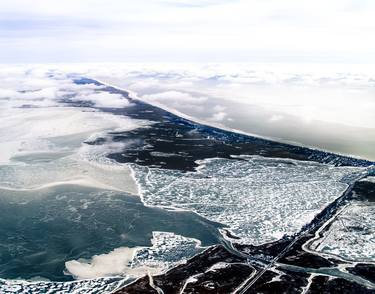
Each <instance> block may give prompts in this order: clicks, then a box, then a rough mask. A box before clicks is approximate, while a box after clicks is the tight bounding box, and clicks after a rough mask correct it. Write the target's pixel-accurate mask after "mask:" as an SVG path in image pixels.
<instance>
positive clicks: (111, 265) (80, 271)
mask: <svg viewBox="0 0 375 294" xmlns="http://www.w3.org/2000/svg"><path fill="white" fill-rule="evenodd" d="M136 250H137V248H127V247H121V248H116V249H114V250H113V251H111V252H109V253H107V254H101V255H94V256H93V257H92V259H91V260H71V261H67V262H66V263H65V267H66V269H67V271H68V272H69V273H70V274H71V275H73V276H74V277H75V278H77V279H92V278H98V277H108V276H116V275H125V274H126V273H128V272H131V269H130V265H131V262H132V260H133V256H134V254H135V252H136Z"/></svg>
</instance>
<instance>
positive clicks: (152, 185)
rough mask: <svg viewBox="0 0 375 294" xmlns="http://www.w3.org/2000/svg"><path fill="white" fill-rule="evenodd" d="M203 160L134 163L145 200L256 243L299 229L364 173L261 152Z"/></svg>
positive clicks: (241, 240)
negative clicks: (185, 164)
mask: <svg viewBox="0 0 375 294" xmlns="http://www.w3.org/2000/svg"><path fill="white" fill-rule="evenodd" d="M199 163H200V166H199V167H198V168H197V172H187V173H184V172H180V171H174V170H161V169H150V168H147V167H140V166H135V165H134V166H133V168H134V171H135V175H136V178H137V181H138V185H139V187H140V191H141V196H142V200H143V201H144V203H145V204H147V205H153V206H161V207H174V208H177V209H186V210H192V211H195V212H197V213H199V214H200V215H202V216H204V217H206V218H208V219H210V220H213V221H217V222H220V223H223V224H225V225H227V226H228V227H229V228H230V230H231V232H232V233H233V234H235V235H236V236H238V237H240V238H241V239H240V240H237V242H240V243H252V244H261V243H265V242H270V241H274V240H277V239H279V238H281V237H282V236H283V235H285V234H288V235H291V234H294V233H296V232H298V231H299V230H300V229H301V228H302V227H303V226H304V225H305V224H307V223H309V222H310V221H311V220H312V219H313V217H314V216H315V215H316V214H318V213H319V212H320V211H321V210H322V209H323V208H324V207H325V206H327V205H328V204H329V203H330V202H332V201H333V200H335V199H336V198H337V197H339V196H340V195H341V194H342V193H343V192H344V191H345V189H346V188H347V187H348V184H347V183H346V182H345V180H343V179H344V178H345V177H347V176H348V175H351V174H353V173H357V172H359V171H361V169H360V168H353V167H334V166H330V165H325V164H319V163H314V162H302V161H296V160H289V159H270V158H263V157H260V156H244V157H241V158H237V159H236V160H233V159H221V158H214V159H206V160H203V161H200V162H199Z"/></svg>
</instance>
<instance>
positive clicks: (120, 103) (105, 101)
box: [72, 91, 130, 108]
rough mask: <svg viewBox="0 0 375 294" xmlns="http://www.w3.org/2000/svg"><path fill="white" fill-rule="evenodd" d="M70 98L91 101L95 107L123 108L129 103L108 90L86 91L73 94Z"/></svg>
mask: <svg viewBox="0 0 375 294" xmlns="http://www.w3.org/2000/svg"><path fill="white" fill-rule="evenodd" d="M72 100H76V101H91V102H93V103H94V105H95V106H96V107H109V108H123V107H126V106H129V105H130V103H129V101H128V100H127V99H126V98H124V97H123V96H122V95H120V94H111V93H108V92H92V91H91V92H86V93H82V94H80V95H77V96H75V97H74V98H73V99H72Z"/></svg>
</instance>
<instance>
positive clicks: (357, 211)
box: [310, 201, 375, 261]
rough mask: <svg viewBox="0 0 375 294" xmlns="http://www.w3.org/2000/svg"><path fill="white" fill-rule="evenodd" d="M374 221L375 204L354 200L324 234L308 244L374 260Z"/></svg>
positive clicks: (350, 256) (315, 248) (320, 250)
mask: <svg viewBox="0 0 375 294" xmlns="http://www.w3.org/2000/svg"><path fill="white" fill-rule="evenodd" d="M374 223H375V205H373V204H370V203H366V202H360V201H356V202H354V203H352V204H351V205H349V206H348V207H347V208H346V209H345V210H344V211H343V213H341V214H340V215H338V217H337V218H336V220H335V221H334V222H333V223H332V225H331V226H330V228H329V230H328V231H327V232H325V234H324V235H323V237H322V238H321V239H318V240H316V241H315V242H313V243H312V244H311V246H310V247H311V248H312V249H314V250H315V251H318V252H322V253H328V254H333V255H336V256H340V257H342V258H344V259H348V260H353V261H374V260H375V227H374Z"/></svg>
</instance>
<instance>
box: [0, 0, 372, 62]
mask: <svg viewBox="0 0 375 294" xmlns="http://www.w3.org/2000/svg"><path fill="white" fill-rule="evenodd" d="M374 12H375V4H374V2H373V1H369V0H363V1H360V3H359V1H355V0H331V1H329V2H327V1H323V0H317V1H307V0H306V1H298V0H286V1H278V0H269V1H260V0H238V1H230V0H227V1H218V2H217V1H194V2H191V1H174V0H171V1H159V0H154V1H146V0H139V1H119V0H109V1H106V2H103V1H98V0H82V1H79V2H77V1H73V0H66V1H63V2H62V1H58V0H49V1H47V0H40V1H37V2H35V1H31V0H14V1H11V2H10V1H1V2H0V18H1V19H2V22H1V33H2V34H1V36H2V37H1V42H2V44H4V46H3V48H2V51H3V52H2V53H3V54H2V58H3V61H4V62H6V61H8V62H9V58H12V60H16V61H17V58H18V59H19V60H21V59H25V58H26V57H28V58H29V59H30V58H31V59H33V60H40V61H50V60H59V61H61V60H66V61H67V60H74V61H82V60H84V61H87V60H91V61H97V60H100V61H103V60H107V61H108V60H113V61H118V60H127V61H134V60H143V61H144V60H147V61H150V60H159V61H161V60H162V61H165V60H169V61H174V60H179V61H186V60H189V61H192V60H200V61H202V60H203V61H207V60H210V61H212V60H220V61H233V60H237V61H243V60H247V61H249V60H250V61H252V60H254V58H255V60H259V59H262V58H265V59H267V60H268V59H272V60H275V59H278V60H283V59H284V60H285V59H288V60H297V61H300V60H312V61H315V60H317V59H319V60H321V61H324V62H326V61H327V60H326V58H327V57H328V59H329V61H332V60H338V59H339V60H341V61H343V60H344V61H345V60H346V61H348V60H349V61H351V62H352V61H353V60H361V61H362V62H368V60H369V59H371V61H372V62H374V60H375V59H374V54H373V53H372V52H374V49H375V41H374V40H373V38H372V35H373V31H374V29H375V22H374V20H373V14H374ZM223 20H225V21H223ZM27 53H28V54H29V55H26V54H27Z"/></svg>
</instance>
